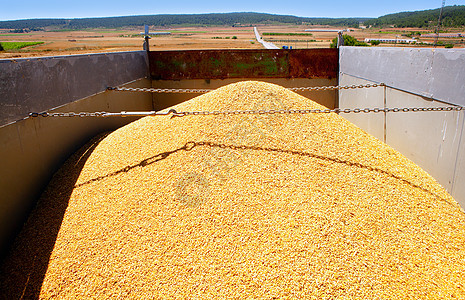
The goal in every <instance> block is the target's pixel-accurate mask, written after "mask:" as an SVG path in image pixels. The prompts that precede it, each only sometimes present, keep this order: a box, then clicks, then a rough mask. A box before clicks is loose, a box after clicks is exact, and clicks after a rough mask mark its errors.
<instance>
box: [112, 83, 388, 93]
mask: <svg viewBox="0 0 465 300" xmlns="http://www.w3.org/2000/svg"><path fill="white" fill-rule="evenodd" d="M378 86H385V84H384V83H379V84H377V83H373V84H359V85H356V84H353V85H344V86H339V85H337V86H314V87H289V88H287V89H288V90H291V91H333V90H348V89H362V88H372V87H378ZM107 89H108V90H110V91H118V92H146V93H197V94H202V93H208V92H211V91H213V90H214V89H159V88H128V87H109V88H107Z"/></svg>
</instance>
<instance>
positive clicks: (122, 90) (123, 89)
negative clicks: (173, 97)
mask: <svg viewBox="0 0 465 300" xmlns="http://www.w3.org/2000/svg"><path fill="white" fill-rule="evenodd" d="M107 90H109V91H117V92H146V93H198V94H203V93H208V92H211V91H213V89H155V88H126V87H109V88H107Z"/></svg>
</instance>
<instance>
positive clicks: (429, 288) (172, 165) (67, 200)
mask: <svg viewBox="0 0 465 300" xmlns="http://www.w3.org/2000/svg"><path fill="white" fill-rule="evenodd" d="M174 108H175V109H176V110H178V111H192V110H233V109H260V108H264V109H291V108H311V109H315V108H322V107H321V106H319V105H317V104H315V103H314V102H312V101H310V100H309V99H306V98H304V97H302V96H299V95H297V94H295V93H293V92H291V91H288V90H286V89H284V88H282V87H279V86H276V85H272V84H267V83H260V82H241V83H237V84H233V85H229V86H225V87H222V88H219V89H217V90H215V91H213V92H210V93H207V94H205V95H202V96H199V97H197V98H195V99H192V100H190V101H188V102H185V103H182V104H179V105H177V106H175V107H174ZM88 147H91V149H87V148H83V149H82V150H81V152H80V153H77V154H76V155H75V156H73V157H72V158H71V159H70V160H69V161H68V163H67V164H66V165H65V166H64V167H63V168H62V169H61V170H60V172H58V173H57V174H56V176H55V177H54V179H53V181H52V182H51V184H50V186H49V188H48V189H47V191H46V192H45V193H44V194H43V196H42V198H41V200H40V204H39V206H38V208H37V209H36V211H35V213H34V214H33V215H32V217H31V219H30V220H29V222H28V224H27V226H26V227H25V230H24V231H23V233H22V235H21V236H20V238H19V239H18V241H17V243H16V246H15V251H13V253H12V254H11V256H10V260H9V262H7V263H6V264H5V266H4V267H3V269H2V273H3V274H7V276H2V277H3V278H2V284H3V286H2V288H3V289H4V291H5V293H9V295H18V294H19V295H25V296H28V295H29V296H30V295H38V294H39V293H40V297H41V298H72V299H75V298H148V299H153V298H163V299H165V298H182V299H185V298H199V299H217V298H227V299H231V298H236V299H245V298H254V299H255V298H262V299H288V298H289V299H295V298H314V299H387V298H390V299H399V298H406V299H412V298H414V299H415V298H425V299H426V298H427V299H429V298H441V299H443V298H453V297H456V298H462V299H463V298H464V297H465V283H464V282H465V273H464V272H465V214H464V212H463V210H461V209H460V207H459V206H458V204H457V202H456V201H455V200H454V199H453V198H452V197H451V196H450V195H449V194H448V193H447V192H446V191H445V190H444V189H443V188H442V187H441V186H440V185H439V184H438V183H436V182H435V180H434V179H433V178H432V177H431V176H429V175H428V174H427V173H425V172H424V171H423V170H421V169H420V168H419V167H418V166H416V165H415V164H413V163H412V162H411V161H409V160H408V159H406V158H405V157H404V156H402V155H401V154H400V153H398V152H396V151H395V150H393V149H392V148H390V147H389V146H387V145H385V144H383V143H382V142H380V141H378V140H377V139H375V138H374V137H372V136H370V135H368V134H367V133H365V132H363V131H362V130H360V129H359V128H357V127H355V126H354V125H352V124H351V123H349V122H347V121H345V120H344V119H343V118H342V117H340V116H338V115H336V114H333V113H331V114H318V115H316V114H314V115H246V116H244V115H239V116H200V117H195V116H192V117H183V118H169V117H146V118H143V119H140V120H139V121H136V122H134V123H132V124H130V125H128V126H125V127H123V128H121V129H119V130H117V131H115V132H113V133H111V134H109V135H108V136H106V137H105V138H104V139H102V140H101V141H94V142H93V143H92V144H90V146H88ZM86 150H87V151H86ZM81 168H82V170H81ZM51 219H52V220H51ZM57 220H58V221H57ZM55 239H56V240H55ZM31 241H32V242H31ZM31 243H32V244H31ZM5 278H6V279H5ZM15 293H16V294H15Z"/></svg>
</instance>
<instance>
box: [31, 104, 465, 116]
mask: <svg viewBox="0 0 465 300" xmlns="http://www.w3.org/2000/svg"><path fill="white" fill-rule="evenodd" d="M463 109H464V107H463V106H447V107H403V108H399V107H394V108H345V109H341V108H334V109H278V110H274V109H269V110H267V109H260V110H226V111H220V110H215V111H184V112H177V111H176V110H174V109H170V110H169V111H166V112H157V111H141V112H127V111H122V112H116V113H113V112H80V113H74V112H66V113H58V112H57V113H49V112H42V113H30V114H29V116H30V117H81V118H83V117H145V116H167V115H171V117H185V116H208V115H263V114H281V115H283V114H319V113H323V114H325V113H337V114H339V113H346V114H347V113H355V114H357V113H381V112H382V113H390V112H433V111H462V110H463Z"/></svg>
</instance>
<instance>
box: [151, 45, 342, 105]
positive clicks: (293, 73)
mask: <svg viewBox="0 0 465 300" xmlns="http://www.w3.org/2000/svg"><path fill="white" fill-rule="evenodd" d="M338 64H339V63H338V50H337V49H299V50H283V49H273V50H263V49H262V50H189V51H153V52H150V74H151V77H152V87H153V88H179V89H216V88H218V87H221V86H223V85H227V84H230V83H234V82H237V81H243V80H260V81H266V82H271V83H275V84H278V85H281V86H284V87H311V86H327V85H337V78H338ZM298 93H299V94H302V95H303V96H305V97H308V98H310V99H312V100H315V101H316V102H318V103H320V104H323V105H325V106H327V107H329V108H334V107H336V106H337V92H335V91H318V92H309V91H302V92H298ZM197 95H199V94H155V95H154V107H155V109H157V110H158V109H162V108H166V107H168V106H172V105H174V104H177V103H180V102H183V101H186V100H188V99H191V98H193V97H195V96H197Z"/></svg>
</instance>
